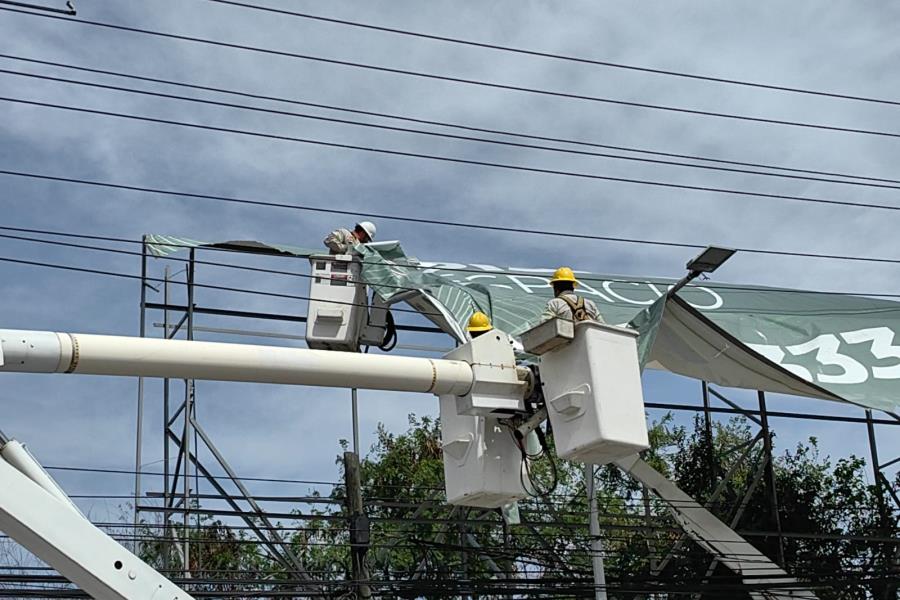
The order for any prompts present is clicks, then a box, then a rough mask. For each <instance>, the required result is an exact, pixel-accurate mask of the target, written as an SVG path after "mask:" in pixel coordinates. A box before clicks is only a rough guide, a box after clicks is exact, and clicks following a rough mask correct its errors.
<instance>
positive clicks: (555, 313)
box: [541, 291, 605, 323]
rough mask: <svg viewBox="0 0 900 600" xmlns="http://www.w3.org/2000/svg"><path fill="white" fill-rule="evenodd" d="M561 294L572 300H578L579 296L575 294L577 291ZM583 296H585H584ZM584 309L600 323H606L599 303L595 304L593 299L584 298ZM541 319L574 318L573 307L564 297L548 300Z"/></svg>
mask: <svg viewBox="0 0 900 600" xmlns="http://www.w3.org/2000/svg"><path fill="white" fill-rule="evenodd" d="M560 296H566V297H567V298H569V299H570V300H572V301H574V302H577V301H578V298H579V296H578V295H576V294H575V292H568V291H567V292H563V293H562V294H560ZM582 298H583V296H582ZM584 311H585V312H586V313H587V315H588V317H590V318H591V319H593V320H594V321H597V322H598V323H605V321H604V320H603V317H601V316H600V312H599V311H598V310H597V305H596V304H594V301H593V300H588V299H587V298H584ZM541 319H543V320H544V321H547V320H549V319H568V320H570V321H571V320H572V309H571V308H570V307H569V305H568V303H567V302H566V301H565V300H563V299H562V298H553V299H552V300H550V301H549V302H547V307H546V308H544V312H543V313H541Z"/></svg>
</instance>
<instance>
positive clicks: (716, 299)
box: [670, 285, 725, 310]
mask: <svg viewBox="0 0 900 600" xmlns="http://www.w3.org/2000/svg"><path fill="white" fill-rule="evenodd" d="M670 287H671V286H670ZM688 287H689V288H690V289H692V290H703V291H704V292H706V293H707V294H709V295H710V296H712V298H713V303H712V304H709V305H703V304H694V303H693V302H690V301H689V302H688V304H690V305H691V306H693V307H694V308H696V309H697V310H716V309H717V308H721V307H722V305H723V304H725V302H724V301H723V300H722V296H720V295H719V294H717V293H716V292H715V291H713V290H711V289H709V288H705V287H702V286H699V285H698V286H696V287H694V286H688Z"/></svg>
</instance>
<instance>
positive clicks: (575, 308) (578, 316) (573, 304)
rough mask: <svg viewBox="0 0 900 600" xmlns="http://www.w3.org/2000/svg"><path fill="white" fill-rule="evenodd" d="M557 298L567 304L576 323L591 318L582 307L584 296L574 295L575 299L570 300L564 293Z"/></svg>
mask: <svg viewBox="0 0 900 600" xmlns="http://www.w3.org/2000/svg"><path fill="white" fill-rule="evenodd" d="M557 298H559V299H560V300H562V301H563V302H565V303H566V304H568V305H569V309H570V310H571V311H572V320H573V321H575V322H576V323H579V322H581V321H590V320H591V317H590V315H588V312H587V310H586V309H585V308H584V298H581V297H579V296H576V297H575V298H576V299H575V300H572V299H571V298H569V297H568V296H567V295H566V294H560V295H559V296H557Z"/></svg>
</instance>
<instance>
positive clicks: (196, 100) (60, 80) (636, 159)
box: [0, 69, 900, 190]
mask: <svg viewBox="0 0 900 600" xmlns="http://www.w3.org/2000/svg"><path fill="white" fill-rule="evenodd" d="M0 74H5V75H13V76H17V77H28V78H32V79H39V80H44V81H53V82H57V83H65V84H69V85H78V86H83V87H91V88H96V89H103V90H111V91H117V92H125V93H130V94H138V95H143V96H151V97H155V98H165V99H168V100H179V101H184V102H193V103H196V104H203V105H207V106H218V107H224V108H234V109H239V110H247V111H252V112H259V113H265V114H272V115H278V116H286V117H295V118H300V119H308V120H313V121H323V122H328V123H337V124H341V125H353V126H358V127H367V128H373V129H380V130H386V131H393V132H398V133H408V134H416V135H423V136H429V137H434V138H442V139H449V140H458V141H466V142H478V143H484V144H493V145H497V146H505V147H513V148H524V149H528V150H540V151H545V152H555V153H562V154H572V155H577V156H587V157H594V158H605V159H615V160H624V161H633V162H639V163H649V164H658V165H666V166H675V167H684V168H692V169H703V170H712V171H722V172H728V173H740V174H744V175H758V176H764V177H776V178H781V179H793V180H803V181H815V182H819V183H834V184H840V185H852V186H862V187H871V188H881V189H893V190H900V185H896V184H888V183H876V182H872V181H850V180H845V179H834V178H824V177H813V176H810V175H794V174H788V173H770V172H766V171H753V170H748V169H737V168H734V167H721V166H713V165H698V164H693V163H685V162H677V161H671V160H662V159H651V158H641V157H636V156H625V155H619V154H608V153H603V152H594V151H587V150H573V149H570V148H559V147H554V146H542V145H537V144H526V143H522V142H510V141H505V140H497V139H491V138H482V137H474V136H466V135H457V134H451V133H442V132H438V131H428V130H423V129H411V128H408V127H396V126H391V125H383V124H379V123H370V122H365V121H352V120H349V119H339V118H336V117H326V116H323V115H314V114H307V113H298V112H292V111H286V110H277V109H271V108H264V107H259V106H249V105H246V104H235V103H233V102H222V101H218V100H210V99H206V98H194V97H191V96H180V95H177V94H168V93H164V92H156V91H151V90H141V89H136V88H129V87H123V86H117V85H110V84H104V83H98V82H91V81H83V80H77V79H67V78H64V77H53V76H50V75H40V74H37V73H27V72H24V71H13V70H10V69H0Z"/></svg>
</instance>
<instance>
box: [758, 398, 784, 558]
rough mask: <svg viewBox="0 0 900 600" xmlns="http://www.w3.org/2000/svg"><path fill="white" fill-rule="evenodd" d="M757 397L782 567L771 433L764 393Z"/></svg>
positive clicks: (781, 547)
mask: <svg viewBox="0 0 900 600" xmlns="http://www.w3.org/2000/svg"><path fill="white" fill-rule="evenodd" d="M757 395H758V397H759V417H760V423H762V430H763V451H764V452H765V457H766V469H765V477H766V487H767V488H768V491H769V498H770V499H771V501H772V517H773V518H774V519H775V530H776V531H777V532H778V562H779V564H780V565H781V566H782V567H784V564H785V562H784V537H783V536H782V535H781V515H780V514H779V512H778V490H777V488H776V486H775V463H774V461H773V459H772V435H771V433H770V432H769V413H768V412H767V411H766V394H765V392H763V391H762V390H759V391H758V392H757Z"/></svg>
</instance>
